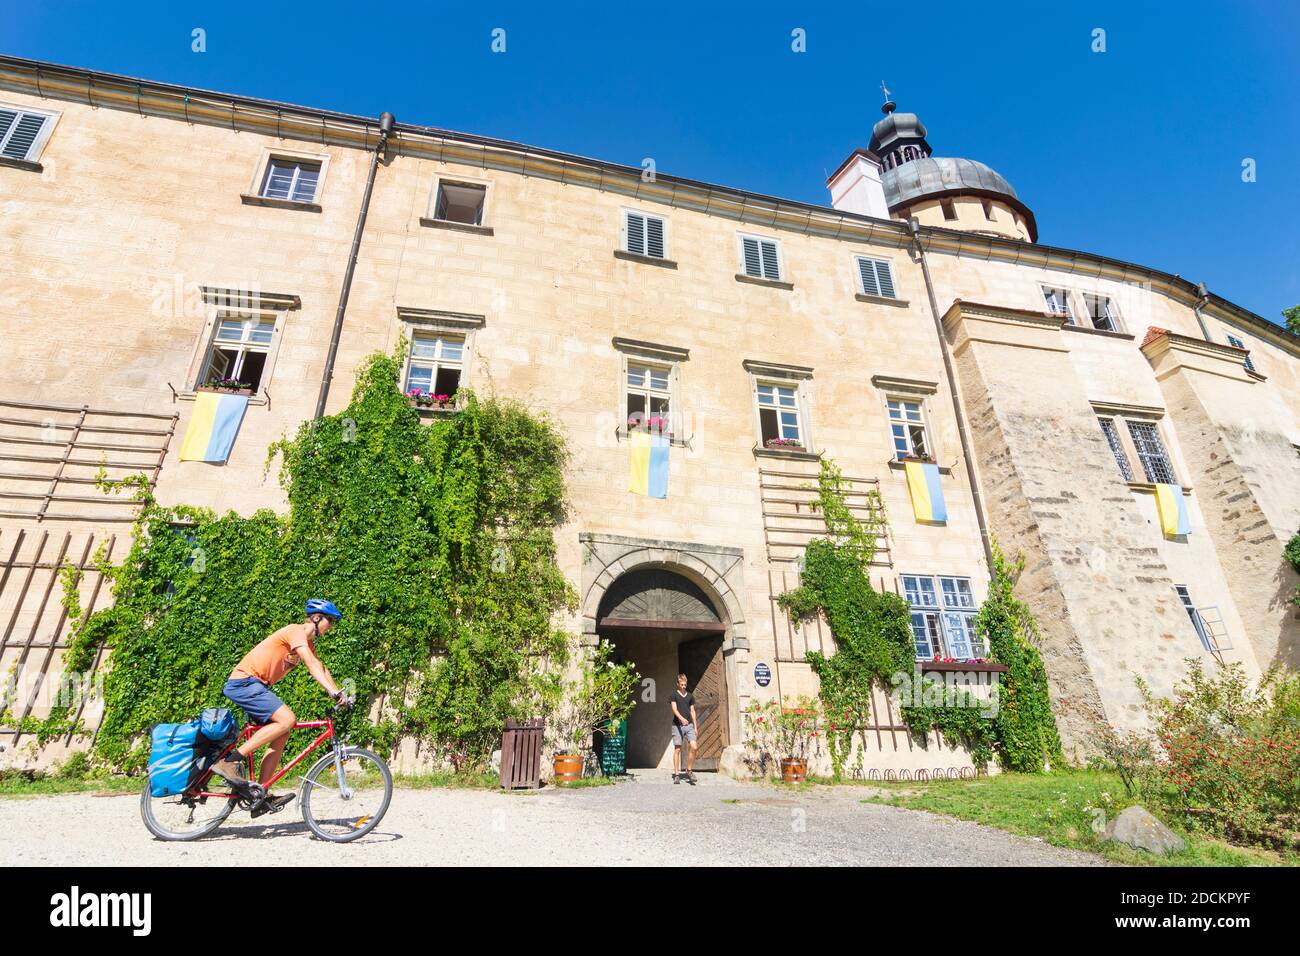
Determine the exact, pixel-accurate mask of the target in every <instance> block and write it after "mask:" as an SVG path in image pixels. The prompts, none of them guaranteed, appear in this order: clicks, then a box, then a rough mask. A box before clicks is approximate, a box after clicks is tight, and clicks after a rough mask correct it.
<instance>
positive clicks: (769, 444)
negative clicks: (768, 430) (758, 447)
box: [763, 438, 805, 451]
mask: <svg viewBox="0 0 1300 956" xmlns="http://www.w3.org/2000/svg"><path fill="white" fill-rule="evenodd" d="M763 447H764V448H772V449H775V450H776V451H804V450H805V449H804V446H803V442H799V441H795V440H794V439H793V438H769V439H768V440H767V441H765V442H763Z"/></svg>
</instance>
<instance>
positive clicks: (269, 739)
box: [212, 598, 346, 817]
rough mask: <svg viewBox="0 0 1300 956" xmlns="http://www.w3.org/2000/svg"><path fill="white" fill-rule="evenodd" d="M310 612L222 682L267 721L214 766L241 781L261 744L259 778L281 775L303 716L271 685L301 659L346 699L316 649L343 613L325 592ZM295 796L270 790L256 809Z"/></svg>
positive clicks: (251, 713)
mask: <svg viewBox="0 0 1300 956" xmlns="http://www.w3.org/2000/svg"><path fill="white" fill-rule="evenodd" d="M305 613H306V615H307V617H306V620H305V621H303V622H302V623H301V624H288V625H286V626H284V627H282V628H280V629H279V630H278V631H276V632H275V633H274V634H272V635H271V636H270V637H268V638H266V639H265V640H263V641H262V642H261V643H260V644H258V645H257V646H256V647H254V648H253V649H252V650H251V651H249V652H248V653H247V654H245V655H244V659H243V660H241V661H240V662H239V663H238V664H237V665H236V666H235V669H234V670H233V671H231V673H230V679H229V680H227V681H226V685H225V687H224V688H222V693H223V694H225V695H226V697H228V698H230V700H231V701H233V702H234V703H236V704H238V705H239V706H240V707H241V708H242V709H243V711H244V713H245V714H247V715H248V718H249V720H251V721H253V722H254V723H258V724H262V725H263V726H262V727H260V728H258V730H257V731H256V732H255V733H254V734H253V735H252V736H251V737H249V738H248V740H246V741H245V742H244V745H243V746H242V747H240V748H239V749H238V750H233V751H231V753H230V754H229V756H227V757H226V759H224V760H221V761H219V762H218V763H217V764H215V765H214V766H213V768H212V769H213V770H214V771H215V772H216V773H218V774H220V775H221V776H222V777H225V778H226V779H227V780H229V781H230V782H231V783H232V784H235V785H236V786H238V785H239V784H240V783H242V782H243V781H244V780H246V779H247V777H246V773H245V771H246V769H247V766H248V760H249V758H250V757H251V756H252V755H253V754H254V753H255V752H256V751H257V750H258V748H260V747H264V746H265V747H269V749H268V750H267V752H266V756H265V757H264V758H263V759H262V766H261V768H260V771H259V773H258V782H259V783H261V784H262V786H263V787H265V786H266V785H267V782H268V781H269V780H270V779H271V778H272V777H273V776H275V771H276V768H277V767H279V765H280V757H281V756H282V755H283V754H284V747H285V744H287V743H288V742H289V732H290V731H291V730H293V725H294V721H295V720H297V718H296V717H295V716H294V713H293V711H292V710H290V709H289V707H288V705H287V704H285V703H284V701H282V700H280V698H279V697H277V696H276V695H275V692H274V691H272V690H271V685H272V684H274V683H276V682H277V681H278V680H280V679H281V678H282V677H284V676H285V675H286V674H287V673H289V671H290V670H291V669H292V668H293V666H294V665H295V664H297V663H298V662H299V661H300V660H301V661H302V662H303V663H305V664H306V665H307V670H308V671H310V672H311V676H312V677H314V678H316V681H317V683H319V684H320V685H321V687H323V688H324V689H325V692H326V693H327V694H329V695H330V699H331V700H334V701H340V702H344V703H346V700H345V698H344V696H343V691H341V690H339V687H338V685H337V684H335V683H334V678H332V677H331V676H330V672H329V671H328V670H326V669H325V665H324V664H322V663H321V659H320V658H319V657H318V656H317V655H316V639H317V638H319V637H320V636H321V635H322V634H327V633H329V630H330V628H332V627H333V626H334V625H335V624H336V623H338V621H339V619H340V618H341V617H342V616H343V615H342V613H341V612H340V611H339V609H338V608H337V607H335V606H334V604H333V602H331V601H326V600H324V599H323V598H312V599H311V600H310V601H308V602H307V605H306V608H305ZM293 798H294V794H292V793H286V794H282V795H280V796H272V794H271V793H269V792H268V793H267V794H266V795H265V796H264V797H263V798H262V799H261V800H260V801H258V802H257V803H256V804H254V805H253V807H252V810H251V815H252V816H254V817H260V816H261V815H262V814H264V813H274V812H276V811H278V810H281V809H283V808H284V806H285V804H287V803H288V802H289V801H290V800H292V799H293Z"/></svg>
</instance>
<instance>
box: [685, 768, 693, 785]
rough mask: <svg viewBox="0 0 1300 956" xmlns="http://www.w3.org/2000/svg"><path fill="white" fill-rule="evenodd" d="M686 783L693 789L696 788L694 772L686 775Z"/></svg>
mask: <svg viewBox="0 0 1300 956" xmlns="http://www.w3.org/2000/svg"><path fill="white" fill-rule="evenodd" d="M686 782H687V783H689V784H690V785H691V786H692V787H693V786H695V772H694V771H690V772H688V773H687V774H686Z"/></svg>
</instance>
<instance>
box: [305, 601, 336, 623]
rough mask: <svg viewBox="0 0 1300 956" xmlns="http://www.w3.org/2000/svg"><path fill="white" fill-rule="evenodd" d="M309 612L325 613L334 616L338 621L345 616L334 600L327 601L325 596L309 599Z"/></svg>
mask: <svg viewBox="0 0 1300 956" xmlns="http://www.w3.org/2000/svg"><path fill="white" fill-rule="evenodd" d="M307 613H308V614H325V615H328V616H329V617H332V618H334V620H336V621H338V620H341V619H342V617H343V612H342V611H340V610H339V609H338V608H337V607H335V605H334V602H333V601H327V600H325V599H324V598H312V599H311V600H310V601H308V602H307Z"/></svg>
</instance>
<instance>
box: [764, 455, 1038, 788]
mask: <svg viewBox="0 0 1300 956" xmlns="http://www.w3.org/2000/svg"><path fill="white" fill-rule="evenodd" d="M818 497H819V500H820V502H821V505H820V507H821V510H822V513H823V516H824V517H825V519H826V526H827V532H828V537H827V538H825V539H818V540H814V541H812V542H811V543H810V544H809V545H808V548H807V551H806V552H805V555H804V569H803V573H802V577H801V583H800V586H799V587H798V588H796V589H794V590H792V591H789V592H787V593H786V594H783V595H781V597H780V599H779V603H780V604H781V606H782V607H784V608H785V609H786V610H787V611H789V613H790V614H791V616H792V617H794V618H795V619H804V618H808V617H811V616H813V615H815V614H818V613H821V614H824V615H825V616H826V619H827V622H828V623H829V625H830V628H831V631H832V633H833V634H834V636H835V641H836V651H835V653H834V654H833V655H831V656H829V657H827V656H826V655H824V654H822V653H820V652H818V651H812V652H809V654H808V656H807V660H808V663H809V664H810V665H811V666H812V668H813V671H814V672H815V673H816V674H817V676H818V679H819V681H820V683H821V691H820V695H821V698H822V701H823V703H824V706H825V713H826V721H827V728H826V729H827V738H826V739H827V748H828V751H829V755H830V758H831V764H832V770H833V773H834V774H835V776H836V777H839V776H841V775H842V773H843V771H844V769H845V765H846V763H847V761H848V759H849V757H850V756H851V755H852V753H853V750H854V748H853V742H854V736H855V734H857V735H859V736H861V734H862V733H863V731H862V728H864V727H866V726H867V725H868V724H869V723H870V722H871V717H872V713H871V690H872V687H873V686H879V687H880V688H881V689H882V690H884V691H886V692H889V691H890V690H891V689H894V688H899V689H903V690H907V691H910V694H909V695H907V696H905V697H904V698H903V706H902V707H901V708H900V709H901V714H902V719H903V721H904V722H905V723H906V724H907V726H908V727H909V728H910V729H911V730H912V731H914V732H917V733H923V732H925V731H928V730H938V731H939V732H940V733H941V734H942V735H943V737H944V738H945V739H947V740H950V741H957V740H962V741H965V743H966V745H967V746H968V747H969V748H970V751H971V755H972V757H973V759H974V760H975V762H976V763H977V764H987V763H988V762H989V761H990V760H991V759H993V758H994V757H995V756H996V757H997V758H998V759H999V760H1000V761H1001V762H1002V764H1003V765H1004V766H1007V767H1009V768H1013V769H1016V770H1023V771H1029V772H1034V771H1040V770H1042V769H1043V768H1044V765H1045V763H1047V762H1049V761H1050V762H1053V763H1057V764H1060V763H1063V762H1064V761H1063V757H1062V754H1061V743H1060V739H1059V737H1058V736H1057V731H1056V722H1055V719H1054V717H1053V716H1052V711H1051V704H1050V700H1049V698H1048V692H1047V675H1046V671H1045V669H1044V667H1043V662H1042V657H1041V656H1040V655H1039V653H1038V650H1037V649H1036V648H1035V647H1034V646H1033V642H1034V641H1035V640H1036V638H1037V629H1036V627H1035V625H1034V621H1033V617H1032V615H1031V614H1030V612H1029V609H1028V607H1027V606H1026V605H1024V604H1023V603H1022V602H1020V601H1018V600H1017V599H1016V598H1015V597H1014V595H1013V594H1012V587H1013V585H1014V583H1015V577H1016V575H1017V574H1018V573H1019V570H1020V565H1019V564H1017V565H1014V566H1013V565H1011V564H1010V563H1009V562H1007V561H1006V559H1005V558H1004V557H1003V555H1002V552H1001V551H1000V550H999V549H998V548H997V546H996V544H995V545H994V547H993V555H994V566H993V568H992V569H991V571H992V580H991V581H990V584H989V596H988V599H987V600H986V601H985V602H984V604H983V605H981V607H980V611H979V614H978V615H977V617H976V619H975V627H976V629H977V631H978V632H979V633H980V634H981V635H983V637H984V640H985V642H986V643H987V644H988V646H989V651H990V658H991V660H993V661H994V662H997V663H1001V664H1006V665H1007V667H1008V670H1007V672H1006V673H1004V674H1002V675H1001V678H1000V681H999V698H998V706H997V708H996V709H995V710H994V709H993V708H990V707H989V706H988V704H987V703H986V702H985V701H982V700H980V699H979V698H977V697H976V696H975V695H973V694H971V693H970V692H969V691H966V690H964V689H962V688H960V687H959V688H953V689H948V690H946V692H945V693H942V694H938V695H936V694H934V693H933V690H934V688H933V686H932V685H931V686H929V687H927V684H928V682H923V681H920V680H917V679H916V678H915V668H916V660H915V645H914V643H913V637H912V630H911V623H910V608H909V606H908V604H907V602H906V601H905V600H903V599H902V598H901V597H899V596H898V595H896V594H889V593H882V592H879V591H876V590H875V589H874V588H873V587H872V586H871V579H870V576H869V570H870V564H871V561H872V559H873V558H874V556H875V552H876V545H877V541H878V538H879V535H880V534H881V533H882V531H883V530H884V529H885V527H886V518H885V514H884V506H883V502H881V501H880V499H879V496H878V494H877V495H876V496H875V497H874V498H872V499H870V500H869V508H868V510H867V511H866V515H867V521H866V522H865V523H863V522H861V521H859V520H858V519H856V518H855V517H854V515H853V513H852V512H851V511H850V510H849V509H848V508H847V506H846V505H845V502H844V491H843V479H842V478H841V477H840V473H839V470H838V469H837V468H836V467H835V466H834V465H833V464H832V463H830V462H825V461H824V462H823V463H822V471H821V474H820V476H819V479H818ZM935 696H938V697H939V702H936V703H930V700H931V698H932V697H935ZM860 742H861V743H863V744H864V746H860V747H858V749H857V760H856V763H855V766H854V767H853V769H854V770H856V771H860V770H861V769H862V760H863V753H864V750H865V741H861V740H860Z"/></svg>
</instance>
